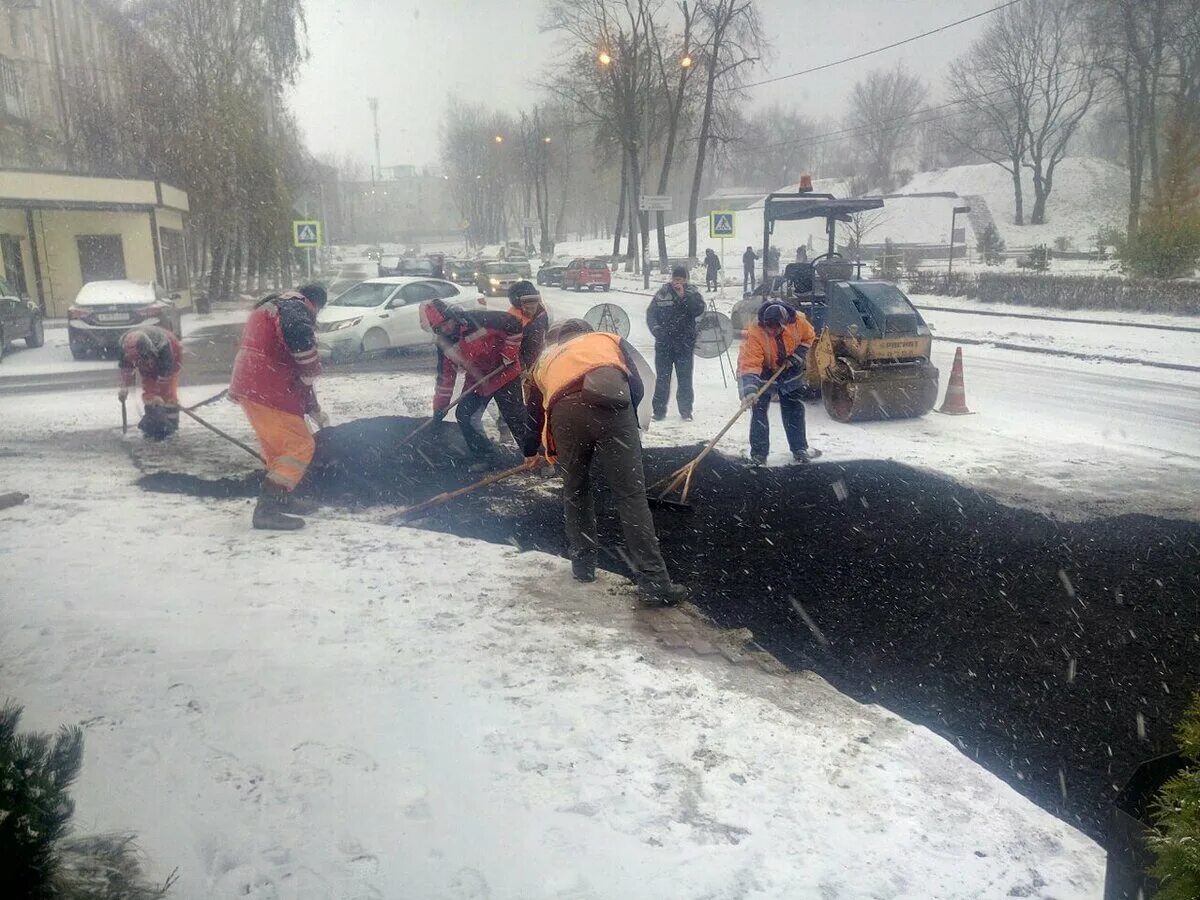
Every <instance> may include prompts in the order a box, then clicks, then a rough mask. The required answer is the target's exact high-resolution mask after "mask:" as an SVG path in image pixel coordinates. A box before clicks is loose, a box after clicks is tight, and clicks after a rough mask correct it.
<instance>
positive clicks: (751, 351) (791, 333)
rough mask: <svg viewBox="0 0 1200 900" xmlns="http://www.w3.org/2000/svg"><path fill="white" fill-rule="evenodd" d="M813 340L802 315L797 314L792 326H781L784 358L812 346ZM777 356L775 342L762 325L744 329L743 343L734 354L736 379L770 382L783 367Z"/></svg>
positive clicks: (814, 334) (815, 335) (810, 328)
mask: <svg viewBox="0 0 1200 900" xmlns="http://www.w3.org/2000/svg"><path fill="white" fill-rule="evenodd" d="M816 339H817V333H816V332H815V331H814V330H813V327H812V325H811V324H809V321H808V318H807V317H806V316H805V315H804V314H803V313H797V314H796V320H795V321H794V322H792V323H790V324H788V325H785V326H783V349H784V351H785V354H786V355H790V354H792V353H794V352H795V350H796V348H797V347H801V346H803V347H810V346H812V343H813V341H815V340H816ZM778 356H779V353H778V350H777V348H776V346H775V338H774V337H773V336H772V335H770V334H768V333H767V329H766V328H764V327H763V326H762V325H757V324H755V325H751V326H750V327H749V328H747V329H746V339H745V340H744V341H743V342H742V349H741V350H740V351H738V375H762V376H764V377H766V378H770V377H771V375H772V374H773V373H774V372H775V370H776V369H778V368H779V366H780V365H781V364H782V363H783V360H782V359H777V357H778Z"/></svg>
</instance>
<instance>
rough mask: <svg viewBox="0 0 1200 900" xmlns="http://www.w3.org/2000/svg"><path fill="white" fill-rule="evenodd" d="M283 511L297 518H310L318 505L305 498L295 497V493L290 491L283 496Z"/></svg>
mask: <svg viewBox="0 0 1200 900" xmlns="http://www.w3.org/2000/svg"><path fill="white" fill-rule="evenodd" d="M281 505H282V508H283V509H286V510H287V511H288V512H289V513H292V514H293V515H297V516H311V515H312V514H313V513H315V512H316V511H317V510H318V509H319V508H320V505H321V504H319V503H317V502H316V501H315V500H310V499H308V498H307V497H298V496H296V492H295V491H290V492H289V493H286V494H284V495H283V503H282V504H281Z"/></svg>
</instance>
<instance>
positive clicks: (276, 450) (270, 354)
mask: <svg viewBox="0 0 1200 900" xmlns="http://www.w3.org/2000/svg"><path fill="white" fill-rule="evenodd" d="M325 296H326V295H325V288H323V287H321V286H320V285H319V284H309V285H305V286H304V287H302V288H299V289H298V290H296V291H286V292H284V293H282V294H272V295H270V296H268V297H265V298H264V299H262V300H260V301H259V302H258V304H257V305H256V306H255V307H254V311H253V312H251V313H250V318H249V319H248V320H247V321H246V327H245V329H244V330H243V331H242V341H241V344H240V345H239V347H238V352H237V357H236V358H235V359H234V361H233V379H232V380H231V381H230V384H229V396H230V397H232V398H233V399H234V400H236V401H237V402H238V403H240V404H241V405H242V409H243V410H244V411H245V413H246V418H248V419H249V420H250V426H251V427H252V428H253V429H254V433H255V434H257V435H258V441H259V444H261V445H262V452H263V457H264V458H265V459H266V462H267V475H266V477H265V478H264V479H263V483H262V493H261V494H259V498H258V504H257V505H256V506H255V507H254V518H253V524H254V527H255V528H264V529H269V530H272V531H291V530H294V529H296V528H303V527H304V520H303V519H301V518H299V517H298V516H295V515H289V514H288V513H289V512H291V513H298V512H306V511H309V509H310V506H309V505H308V504H306V503H304V502H303V501H299V500H297V499H296V497H295V496H294V491H295V490H296V486H297V485H298V484H299V483H300V481H301V479H303V478H304V473H305V472H307V471H308V466H309V464H310V463H311V462H312V458H313V453H314V452H315V450H316V442H315V441H314V440H313V436H312V432H311V431H309V428H308V423H307V422H306V421H305V420H304V416H305V415H306V414H307V415H309V416H311V417H312V418H313V420H314V421H315V422H316V423H317V424H318V425H320V426H321V427H324V426H326V425H327V424H329V418H328V416H326V415H325V413H324V412H322V410H321V407H320V404H318V403H317V395H316V393H315V391H314V389H313V384H314V383H315V382H316V379H317V376H318V375H320V374H321V359H320V357H319V356H318V355H317V339H316V334H315V328H316V321H317V311H318V310H319V309H320V308H321V307H322V306H324V305H325Z"/></svg>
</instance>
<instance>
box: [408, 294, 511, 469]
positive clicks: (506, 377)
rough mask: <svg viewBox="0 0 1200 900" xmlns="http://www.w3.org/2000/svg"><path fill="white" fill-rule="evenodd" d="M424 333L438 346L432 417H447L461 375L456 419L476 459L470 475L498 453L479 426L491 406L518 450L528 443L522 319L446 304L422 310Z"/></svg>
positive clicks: (433, 302)
mask: <svg viewBox="0 0 1200 900" xmlns="http://www.w3.org/2000/svg"><path fill="white" fill-rule="evenodd" d="M421 327H423V328H424V329H425V330H426V331H429V332H431V333H432V334H433V339H434V343H436V344H437V383H436V386H435V387H434V393H433V417H434V419H435V420H437V421H438V422H441V421H442V419H444V418H445V417H446V413H447V411H448V410H449V408H450V398H451V397H452V395H453V394H454V383H455V381H457V380H458V373H459V371H460V370H461V371H462V372H463V373H464V376H463V390H462V400H460V401H459V403H458V410H457V411H456V413H455V419H456V420H457V421H458V427H459V430H460V431H461V432H462V436H463V440H464V441H465V442H466V444H467V449H468V450H469V451H470V452H471V455H472V456H473V457H474V461H473V462H472V463H471V466H470V468H471V470H472V471H482V470H484V469H486V468H488V467H489V466H491V465H492V462H493V460H494V457H495V448H494V447H493V446H492V442H491V441H490V440H488V437H487V435H486V434H484V433H483V429H482V428H480V426H479V421H478V419H479V414H480V413H482V412H483V410H484V408H485V407H486V406H487V405H488V403H490V402H491V401H492V399H493V398H495V400H496V406H497V407H499V409H500V415H501V417H503V419H504V422H505V424H507V425H508V427H509V430H510V431H511V432H512V435H513V438H514V439H515V440H516V442H517V446H518V447H520V446H521V445H522V444H523V442H524V439H525V406H524V403H523V402H522V400H521V381H520V378H519V376H520V374H521V345H522V342H523V340H524V338H525V332H524V331H523V330H522V325H521V321H520V319H518V318H517V317H516V316H515V315H509V314H508V313H506V312H474V311H472V312H464V311H463V310H461V309H459V308H458V307H457V306H450V305H448V304H446V303H445V302H444V301H442V300H430V301H429V302H428V303H425V304H423V305H422V306H421Z"/></svg>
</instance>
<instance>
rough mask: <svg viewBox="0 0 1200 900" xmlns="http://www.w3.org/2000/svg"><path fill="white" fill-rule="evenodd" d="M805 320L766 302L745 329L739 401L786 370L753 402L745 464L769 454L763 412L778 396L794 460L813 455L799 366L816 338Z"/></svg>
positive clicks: (787, 308) (768, 430) (760, 460)
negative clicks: (802, 397) (802, 398)
mask: <svg viewBox="0 0 1200 900" xmlns="http://www.w3.org/2000/svg"><path fill="white" fill-rule="evenodd" d="M816 337H817V335H816V332H815V331H813V327H812V325H811V324H809V321H808V319H807V318H806V317H805V316H804V315H802V314H800V313H797V312H796V310H794V309H792V307H790V306H788V305H787V304H785V303H780V302H778V301H770V302H767V303H764V304H763V305H762V306H760V307H759V308H758V324H756V325H751V326H750V327H749V328H747V329H746V339H745V341H743V342H742V349H741V351H740V352H739V353H738V387H739V390H740V392H741V395H742V398H743V399H748V398H750V397H752V396H754V394H756V393H757V392H758V391H759V389H760V388H761V387H762V386H763V384H764V383H765V382H767V381H769V380H770V378H771V376H772V375H773V374H774V373H775V371H776V369H778V368H779V367H780V366H781V365H783V366H786V367H787V368H786V369H785V371H784V372H783V374H782V375H780V376H779V377H778V378H777V379H775V383H774V384H772V385H771V388H770V390H768V391H766V392H765V393H764V394H763V395H762V396H761V397H760V398H759V399H758V400H757V401H755V403H754V408H753V410H752V411H751V413H750V462H751V463H752V464H753V465H756V466H761V465H763V464H764V463H765V462H766V461H767V454H768V453H770V452H771V425H770V422H769V420H768V418H767V413H768V411H769V410H770V408H771V397H772V396H773V395H774V396H778V397H779V412H780V415H781V416H782V417H783V431H784V434H786V435H787V441H788V447H789V448H790V449H791V451H792V457H793V458H794V459H795V460H796V462H804V463H806V462H808V461H809V459H811V458H812V457H814V456H816V455H818V454H817V452H816V451H810V450H809V448H808V437H807V435H806V434H805V430H804V403H803V401H802V400H801V399H800V393H801V391H802V390H803V388H804V366H805V360H806V358H807V354H808V348H809V347H810V346H811V345H812V342H813V341H814V340H816Z"/></svg>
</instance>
